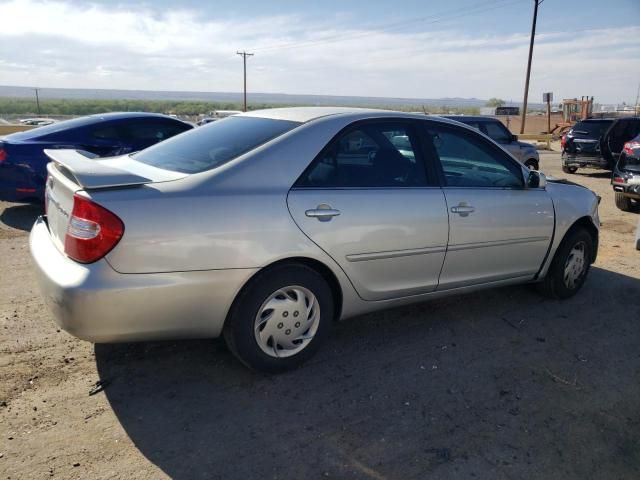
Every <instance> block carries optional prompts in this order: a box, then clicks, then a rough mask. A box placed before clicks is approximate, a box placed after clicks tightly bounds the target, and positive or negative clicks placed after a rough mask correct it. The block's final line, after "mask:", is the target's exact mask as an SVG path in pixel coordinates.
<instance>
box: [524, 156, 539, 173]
mask: <svg viewBox="0 0 640 480" xmlns="http://www.w3.org/2000/svg"><path fill="white" fill-rule="evenodd" d="M524 166H525V167H527V168H529V170H538V162H536V161H535V160H534V159H533V158H530V159H529V160H527V161H526V162H524Z"/></svg>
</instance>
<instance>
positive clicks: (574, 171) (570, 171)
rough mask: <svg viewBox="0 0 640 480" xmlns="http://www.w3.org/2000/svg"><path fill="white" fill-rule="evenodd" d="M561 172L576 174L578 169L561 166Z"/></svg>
mask: <svg viewBox="0 0 640 480" xmlns="http://www.w3.org/2000/svg"><path fill="white" fill-rule="evenodd" d="M562 171H563V172H564V173H576V172H577V171H578V167H566V166H564V165H563V166H562Z"/></svg>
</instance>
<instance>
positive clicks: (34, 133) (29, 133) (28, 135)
mask: <svg viewBox="0 0 640 480" xmlns="http://www.w3.org/2000/svg"><path fill="white" fill-rule="evenodd" d="M142 118H148V119H153V118H161V119H164V120H170V121H172V122H177V123H182V124H184V125H189V124H188V123H187V122H183V121H182V120H179V119H177V118H174V117H170V116H168V115H163V114H161V113H149V112H113V113H96V114H93V115H85V116H81V117H76V118H72V119H69V120H63V121H61V122H56V123H52V124H50V125H45V126H42V127H38V128H34V129H33V130H25V131H23V132H16V133H12V134H10V135H7V136H6V137H4V139H5V140H17V141H25V140H34V139H37V138H44V137H45V136H46V135H52V134H59V133H62V132H64V131H66V130H73V129H76V128H85V127H90V126H93V125H96V124H100V122H104V121H110V120H135V119H142Z"/></svg>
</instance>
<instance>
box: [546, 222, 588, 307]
mask: <svg viewBox="0 0 640 480" xmlns="http://www.w3.org/2000/svg"><path fill="white" fill-rule="evenodd" d="M581 242H582V243H583V244H584V257H585V261H584V267H583V268H584V269H583V271H582V273H581V275H580V277H579V278H578V279H577V280H576V281H575V284H574V286H573V287H572V288H570V287H568V286H567V284H566V283H565V280H564V270H565V265H566V263H567V260H568V259H569V255H570V254H571V251H572V250H573V248H574V247H575V246H577V245H579V244H580V243H581ZM592 258H593V238H592V237H591V235H590V234H589V232H587V231H586V230H585V229H584V228H582V227H577V228H574V229H572V230H570V231H569V232H568V233H567V235H566V236H565V238H564V239H563V240H562V243H561V244H560V246H559V247H558V250H557V251H556V254H555V255H554V257H553V260H552V261H551V266H550V267H549V271H548V272H547V276H546V277H545V278H544V279H543V280H542V281H541V282H540V283H538V291H539V292H540V293H541V294H543V295H544V296H546V297H549V298H556V299H565V298H570V297H572V296H574V295H575V294H576V293H577V292H578V290H580V288H582V285H583V284H584V282H585V280H586V278H587V275H588V273H589V268H590V266H591V259H592Z"/></svg>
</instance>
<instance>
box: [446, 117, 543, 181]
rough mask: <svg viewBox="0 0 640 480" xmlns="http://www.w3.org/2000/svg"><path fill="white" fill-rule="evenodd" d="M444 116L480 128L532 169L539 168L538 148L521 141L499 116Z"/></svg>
mask: <svg viewBox="0 0 640 480" xmlns="http://www.w3.org/2000/svg"><path fill="white" fill-rule="evenodd" d="M443 117H444V118H448V119H449V120H455V121H456V122H460V123H464V124H465V125H469V126H470V127H473V128H475V129H476V130H479V131H480V132H482V133H484V134H485V135H486V136H487V137H489V138H490V139H491V140H493V141H494V142H496V143H498V144H500V145H501V146H502V148H504V149H505V150H506V151H507V152H509V153H510V154H511V155H513V156H514V157H516V158H517V159H518V160H520V162H521V163H523V164H524V165H525V166H526V167H529V168H530V169H531V170H538V167H539V166H540V156H539V155H538V150H536V147H535V146H534V145H531V144H530V143H525V142H520V141H519V140H518V137H517V136H516V135H513V134H512V133H511V132H510V131H509V130H508V129H507V127H505V126H504V125H503V123H502V122H501V121H500V120H498V119H497V118H493V117H483V116H472V115H443Z"/></svg>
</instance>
